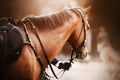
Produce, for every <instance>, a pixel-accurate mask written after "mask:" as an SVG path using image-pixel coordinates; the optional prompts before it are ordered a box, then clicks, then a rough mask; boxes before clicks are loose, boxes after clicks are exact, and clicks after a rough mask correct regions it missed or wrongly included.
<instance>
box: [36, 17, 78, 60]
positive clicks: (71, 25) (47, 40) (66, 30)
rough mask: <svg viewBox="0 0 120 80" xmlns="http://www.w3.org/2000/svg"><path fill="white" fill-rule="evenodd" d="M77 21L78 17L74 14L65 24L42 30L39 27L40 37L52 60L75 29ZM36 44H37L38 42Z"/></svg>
mask: <svg viewBox="0 0 120 80" xmlns="http://www.w3.org/2000/svg"><path fill="white" fill-rule="evenodd" d="M77 23H78V18H77V17H76V16H74V17H73V19H71V20H70V21H69V22H66V23H65V24H64V25H63V26H59V27H56V28H54V29H46V30H42V29H40V28H37V32H38V34H39V37H40V39H41V41H42V44H43V46H44V48H45V51H46V53H47V55H48V57H49V59H50V60H51V61H52V60H53V59H54V57H55V56H56V55H57V54H58V53H59V52H60V50H61V49H62V47H63V46H64V44H65V43H66V42H67V40H68V38H69V37H70V35H71V34H72V33H73V31H74V30H75V28H76V25H77ZM38 27H40V26H38ZM35 44H36V45H37V44H38V43H35ZM41 56H42V55H41Z"/></svg>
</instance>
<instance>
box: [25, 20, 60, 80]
mask: <svg viewBox="0 0 120 80" xmlns="http://www.w3.org/2000/svg"><path fill="white" fill-rule="evenodd" d="M25 22H29V23H30V24H31V27H32V29H33V32H34V33H35V35H36V37H37V39H38V41H39V44H40V46H41V48H42V52H43V54H44V57H45V59H46V61H47V63H48V65H49V66H50V69H51V71H52V73H53V75H54V76H55V77H56V78H57V79H58V77H57V75H56V74H55V72H54V70H53V67H52V65H51V62H50V60H49V58H48V56H47V53H46V51H45V48H44V46H43V44H42V41H41V39H40V37H39V36H38V33H37V31H36V27H35V26H34V24H33V23H32V22H31V21H30V19H29V18H26V19H25V21H23V27H24V31H25V33H26V36H27V39H28V42H26V43H25V44H27V45H29V46H30V47H31V48H32V50H33V51H34V54H35V56H36V58H37V60H38V62H39V64H40V66H41V68H42V74H43V77H45V75H46V73H44V71H45V68H44V66H43V63H42V61H41V59H40V56H39V55H38V53H37V51H36V49H35V48H34V47H33V45H32V41H31V39H30V36H29V33H28V30H27V27H26V24H25Z"/></svg>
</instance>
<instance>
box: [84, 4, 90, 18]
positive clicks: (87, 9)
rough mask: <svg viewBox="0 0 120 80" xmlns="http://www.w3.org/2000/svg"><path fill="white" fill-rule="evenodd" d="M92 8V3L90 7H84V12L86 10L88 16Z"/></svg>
mask: <svg viewBox="0 0 120 80" xmlns="http://www.w3.org/2000/svg"><path fill="white" fill-rule="evenodd" d="M90 10H91V5H89V6H88V7H86V8H84V9H83V12H84V14H85V15H87V16H88V15H89V12H90Z"/></svg>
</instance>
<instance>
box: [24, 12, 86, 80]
mask: <svg viewBox="0 0 120 80" xmlns="http://www.w3.org/2000/svg"><path fill="white" fill-rule="evenodd" d="M79 13H80V14H81V12H79ZM81 17H82V23H83V24H82V26H83V27H82V29H81V31H80V34H79V38H78V41H79V39H80V37H81V33H82V31H83V30H84V34H85V36H84V40H83V42H82V44H80V45H79V47H78V48H76V47H75V46H73V45H72V44H71V45H72V47H73V49H72V54H71V58H70V60H69V62H65V63H60V64H59V66H58V68H59V69H63V70H64V71H66V70H69V68H70V67H71V64H72V63H73V60H74V59H75V58H78V57H80V56H81V55H82V51H81V50H80V49H81V48H82V47H83V46H84V44H85V40H86V29H85V21H84V17H83V15H82V14H81ZM26 22H29V23H30V25H31V28H32V30H33V33H34V34H35V35H36V37H37V39H38V41H39V44H40V46H41V49H42V53H43V55H44V57H45V59H46V61H47V63H48V65H49V67H50V69H51V71H52V73H53V75H54V77H55V78H57V79H58V76H57V75H56V74H55V72H54V70H53V67H52V65H51V62H50V60H49V58H48V56H47V53H46V51H45V48H44V46H43V44H42V41H41V39H40V37H39V36H38V32H37V31H36V27H35V26H34V24H33V23H32V21H31V20H30V19H29V18H25V19H24V20H22V25H23V28H24V32H25V34H26V36H27V42H24V45H29V46H30V47H31V49H32V50H33V52H34V54H35V56H36V59H37V61H38V62H39V65H40V66H41V69H42V73H41V74H42V75H41V77H43V79H41V80H44V78H45V79H47V78H46V76H47V74H46V72H45V67H44V65H43V63H42V61H41V58H40V56H39V54H38V52H37V50H36V49H35V48H34V46H33V43H32V41H31V38H30V34H29V32H28V29H27V26H26ZM70 43H71V42H70ZM74 52H76V56H75V57H73V54H74ZM66 67H67V68H66Z"/></svg>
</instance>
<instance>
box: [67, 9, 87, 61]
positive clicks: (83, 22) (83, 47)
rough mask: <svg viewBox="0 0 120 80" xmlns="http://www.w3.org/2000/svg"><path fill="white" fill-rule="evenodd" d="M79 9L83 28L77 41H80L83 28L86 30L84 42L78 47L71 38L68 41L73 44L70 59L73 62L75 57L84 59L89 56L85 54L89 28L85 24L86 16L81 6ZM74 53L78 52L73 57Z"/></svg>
mask: <svg viewBox="0 0 120 80" xmlns="http://www.w3.org/2000/svg"><path fill="white" fill-rule="evenodd" d="M77 9H78V10H79V13H80V16H81V18H82V28H81V31H80V33H79V37H78V39H77V41H76V42H78V41H79V40H80V38H81V35H82V31H83V30H84V39H83V42H82V43H81V44H80V45H79V46H78V47H77V48H76V47H75V46H74V45H73V44H72V42H71V39H70V40H69V41H68V42H69V43H70V44H71V46H72V54H71V59H70V60H71V62H72V61H73V59H74V58H78V59H83V58H85V57H86V56H87V54H86V55H84V54H83V50H84V49H85V47H86V32H87V29H86V28H87V26H86V25H85V24H86V23H85V18H84V16H83V14H82V11H81V9H80V8H77ZM74 53H76V56H75V57H74V58H73V54H74Z"/></svg>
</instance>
